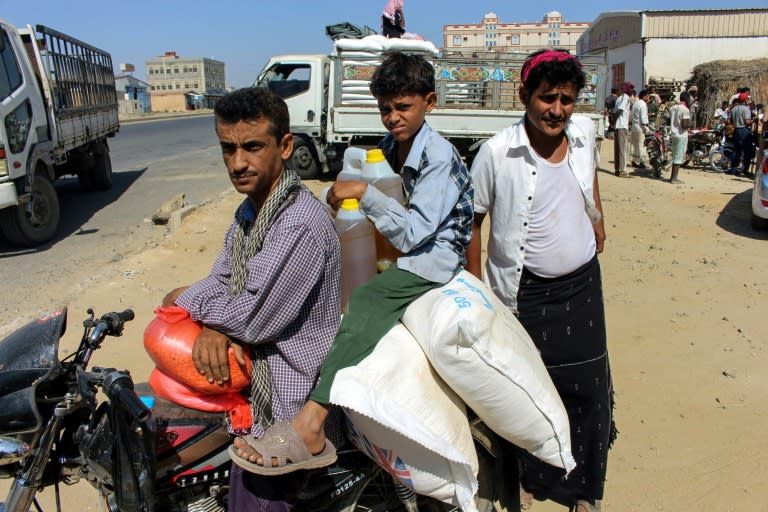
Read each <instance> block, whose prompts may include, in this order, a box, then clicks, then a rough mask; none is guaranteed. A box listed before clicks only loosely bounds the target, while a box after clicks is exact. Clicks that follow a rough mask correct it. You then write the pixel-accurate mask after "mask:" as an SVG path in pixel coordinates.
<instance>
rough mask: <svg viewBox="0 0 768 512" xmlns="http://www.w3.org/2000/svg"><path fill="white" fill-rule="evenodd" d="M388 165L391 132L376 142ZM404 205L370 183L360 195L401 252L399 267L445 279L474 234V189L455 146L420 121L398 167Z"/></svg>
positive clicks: (392, 161)
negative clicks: (411, 143)
mask: <svg viewBox="0 0 768 512" xmlns="http://www.w3.org/2000/svg"><path fill="white" fill-rule="evenodd" d="M379 146H380V147H381V149H382V151H383V152H384V155H385V156H386V158H387V161H388V162H389V165H390V166H391V167H392V168H393V169H394V168H395V167H396V161H397V141H396V140H395V138H394V137H393V136H392V135H391V134H390V135H387V136H386V137H384V139H383V140H382V141H381V143H380V144H379ZM400 175H401V176H402V178H403V188H404V189H405V198H406V204H407V207H403V206H402V205H400V204H398V203H397V201H395V200H394V199H392V198H390V197H388V196H386V195H385V194H383V193H382V192H380V191H379V190H377V189H376V188H375V187H373V186H368V188H367V190H366V192H365V194H363V197H362V198H361V200H360V208H361V209H362V211H363V212H364V213H365V214H366V215H367V216H368V217H369V218H370V219H371V220H372V221H373V222H374V224H376V229H378V230H379V232H380V233H381V234H382V235H384V236H385V237H386V238H387V239H388V240H389V241H390V242H391V243H392V245H393V246H394V247H395V248H396V249H398V250H399V251H400V252H402V253H403V254H404V255H403V256H401V257H400V258H398V260H397V267H398V268H399V269H401V270H407V271H408V272H411V273H413V274H416V275H417V276H419V277H421V278H424V279H427V280H428V281H432V282H435V283H447V282H448V281H450V280H451V278H452V277H453V276H454V275H455V274H456V272H458V270H459V268H461V266H463V265H464V264H465V263H466V248H467V245H468V244H469V240H470V239H471V237H472V216H473V195H474V191H473V189H472V182H471V180H470V177H469V171H468V170H467V167H466V166H465V165H464V162H463V161H462V160H461V155H459V152H458V150H457V149H456V148H455V147H454V146H453V144H451V143H450V142H448V141H447V140H445V139H444V138H443V137H442V136H441V135H440V134H439V133H437V132H436V131H435V130H433V129H432V128H431V127H430V126H429V125H428V124H427V123H424V124H423V125H422V127H421V129H420V130H419V132H418V133H417V134H416V137H415V138H414V140H413V146H412V147H411V150H410V152H409V153H408V157H407V158H406V160H405V163H404V164H403V168H402V170H401V172H400Z"/></svg>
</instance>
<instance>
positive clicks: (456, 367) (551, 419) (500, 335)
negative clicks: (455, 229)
mask: <svg viewBox="0 0 768 512" xmlns="http://www.w3.org/2000/svg"><path fill="white" fill-rule="evenodd" d="M403 324H404V325H405V326H406V327H407V328H408V330H409V331H411V333H412V334H413V336H414V337H415V338H416V340H417V341H418V342H419V344H420V345H421V348H422V349H424V352H425V353H426V355H427V357H428V358H429V361H430V362H431V363H432V366H433V367H434V369H435V370H436V371H437V373H438V374H440V376H441V377H442V378H443V379H444V380H445V382H446V383H447V384H448V385H449V386H450V387H451V388H452V389H453V390H454V391H455V392H456V393H457V394H458V395H459V396H460V397H461V398H462V399H463V400H464V402H466V404H467V406H469V407H470V408H472V410H474V411H475V413H476V414H477V415H478V416H479V417H480V419H482V420H483V422H484V423H485V424H486V425H488V427H490V428H491V429H492V430H493V431H494V432H496V433H497V434H498V435H500V436H501V437H503V438H504V439H506V440H508V441H510V442H512V443H514V444H515V445H517V446H519V447H521V448H523V449H525V450H527V451H528V452H530V453H531V454H533V455H534V456H536V457H538V458H539V459H541V460H543V461H545V462H547V463H549V464H552V465H553V466H557V467H560V468H564V469H565V470H566V472H570V471H571V470H572V469H573V468H574V466H575V465H576V463H575V462H574V459H573V456H572V455H571V439H570V438H571V436H570V429H569V424H568V415H567V413H566V411H565V407H564V406H563V403H562V401H561V400H560V396H559V394H558V393H557V390H556V389H555V386H554V384H553V383H552V380H551V379H550V377H549V374H548V373H547V369H546V368H545V367H544V363H543V362H542V360H541V356H540V355H539V351H538V349H537V348H536V346H535V345H534V344H533V341H532V340H531V338H530V336H528V333H526V332H525V329H524V328H523V326H522V325H520V322H519V321H518V320H517V318H516V317H515V316H514V315H513V314H512V313H511V312H510V311H509V309H507V307H506V306H505V305H504V304H503V303H502V302H501V301H500V300H499V299H498V298H497V297H496V296H495V295H494V294H493V292H491V290H490V288H488V287H487V286H486V285H485V284H484V283H483V282H482V281H480V280H478V279H477V278H475V277H474V276H473V275H472V274H470V273H469V272H467V271H464V270H463V271H461V272H460V273H459V274H458V275H457V276H456V277H454V278H453V279H452V280H451V281H450V282H449V283H448V284H446V285H444V286H442V287H440V288H436V289H434V290H431V291H429V292H428V293H426V294H424V295H423V296H421V297H420V298H419V299H417V300H416V301H414V302H413V303H412V304H411V305H410V306H409V307H408V309H407V310H406V312H405V315H404V316H403Z"/></svg>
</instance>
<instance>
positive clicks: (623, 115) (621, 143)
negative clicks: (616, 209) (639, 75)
mask: <svg viewBox="0 0 768 512" xmlns="http://www.w3.org/2000/svg"><path fill="white" fill-rule="evenodd" d="M634 88H635V86H634V85H632V83H631V82H624V83H623V84H621V96H619V97H618V99H617V100H616V106H615V107H614V111H616V112H618V111H620V114H619V116H618V117H617V118H616V124H615V128H614V134H613V168H614V171H615V172H614V174H616V176H619V177H622V178H626V177H628V176H629V174H628V173H627V153H628V151H627V150H628V149H629V144H628V142H629V113H630V109H631V108H632V105H631V102H630V98H629V95H630V94H632V90H633V89H634Z"/></svg>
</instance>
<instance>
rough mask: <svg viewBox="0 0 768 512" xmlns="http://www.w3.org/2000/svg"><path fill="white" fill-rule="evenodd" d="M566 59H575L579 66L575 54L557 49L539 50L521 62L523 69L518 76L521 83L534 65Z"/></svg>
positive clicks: (526, 78) (534, 67)
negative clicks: (533, 55) (536, 53)
mask: <svg viewBox="0 0 768 512" xmlns="http://www.w3.org/2000/svg"><path fill="white" fill-rule="evenodd" d="M566 60H575V61H576V63H577V64H579V66H581V63H580V62H579V59H577V58H576V56H575V55H571V54H570V53H567V52H561V51H557V50H547V51H545V52H541V53H540V54H538V55H536V56H535V57H533V58H531V59H528V60H527V61H526V62H525V64H523V70H522V72H521V73H520V78H521V79H522V81H523V83H525V81H526V80H528V75H530V74H531V71H533V70H534V69H536V67H537V66H538V65H539V64H541V63H542V62H552V61H556V62H563V61H566Z"/></svg>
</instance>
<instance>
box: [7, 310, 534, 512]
mask: <svg viewBox="0 0 768 512" xmlns="http://www.w3.org/2000/svg"><path fill="white" fill-rule="evenodd" d="M88 315H89V316H88V318H86V320H85V321H84V322H83V326H84V332H83V336H82V339H81V341H80V344H79V347H78V349H77V350H76V351H75V352H74V353H73V354H71V355H70V356H68V357H66V358H65V359H64V360H59V357H58V346H59V340H60V338H61V336H62V335H63V334H64V330H65V327H66V318H67V309H66V308H62V309H60V310H58V311H55V312H53V313H50V314H47V315H45V316H44V317H42V318H39V319H37V320H35V321H32V322H30V323H29V324H27V325H25V326H24V327H22V328H21V329H19V330H18V331H16V332H15V333H13V334H11V335H10V336H8V337H7V338H5V339H4V340H2V341H0V361H2V368H0V476H3V477H6V478H13V483H12V484H11V486H10V490H9V493H8V496H7V498H6V501H5V503H4V504H0V511H2V512H28V511H29V510H30V507H32V506H33V505H34V509H35V510H37V511H39V512H42V508H41V507H40V504H39V503H38V501H37V499H36V494H37V492H38V491H41V490H42V489H43V488H45V487H48V486H54V490H55V493H56V504H57V510H58V511H60V510H61V500H60V494H59V484H60V483H65V484H68V485H71V484H75V483H77V482H78V481H80V480H83V479H84V480H87V481H88V482H89V483H90V484H91V485H93V487H95V488H96V490H97V491H98V492H99V495H100V496H101V499H102V501H101V507H102V510H106V511H107V512H154V511H158V512H202V511H205V512H224V511H226V510H227V491H228V484H229V468H230V464H231V462H230V460H229V456H228V453H227V448H228V447H229V445H230V444H231V438H230V436H229V435H228V434H227V430H226V427H225V423H224V415H223V414H222V413H207V412H203V411H197V410H193V409H188V408H185V407H181V406H179V405H176V404H173V403H171V402H168V401H166V400H162V399H160V398H158V397H156V396H154V393H153V392H152V390H151V389H150V388H149V386H147V385H143V384H139V385H136V386H134V383H133V380H132V378H131V375H130V373H129V372H128V371H125V370H116V369H114V368H101V367H93V368H92V369H88V363H89V361H90V359H91V356H92V355H93V353H94V351H95V350H97V349H99V348H100V347H101V345H102V343H103V342H104V341H105V339H106V338H107V337H108V336H115V337H117V336H121V335H122V333H123V327H124V325H125V323H126V322H128V321H130V320H132V319H133V317H134V314H133V311H131V310H125V311H123V312H120V313H117V312H113V313H107V314H104V315H102V316H101V317H100V318H99V319H96V318H95V316H94V313H93V310H91V309H89V310H88ZM98 390H101V391H102V392H103V393H104V394H105V395H106V398H107V400H106V401H101V402H99V401H98V400H97V391H98ZM148 405H149V406H150V407H151V408H150V407H148ZM471 431H472V435H473V437H474V439H475V448H476V450H477V455H478V462H479V473H478V482H479V486H480V488H479V490H478V493H477V495H476V497H475V503H476V506H477V509H478V510H479V511H480V512H490V511H491V510H493V508H494V503H502V504H503V506H504V507H507V508H508V510H514V509H515V507H516V509H519V507H520V505H519V501H518V500H519V493H518V487H517V484H516V482H517V477H516V474H517V473H516V463H515V462H514V461H515V458H514V457H513V456H511V455H510V453H509V451H508V450H509V448H508V445H505V444H504V443H502V442H500V438H498V437H497V436H496V434H494V433H493V432H492V431H491V430H490V429H489V428H488V427H487V426H485V425H484V424H483V423H482V422H480V421H479V420H477V419H474V420H472V421H471ZM338 455H339V458H338V461H337V462H336V463H335V464H334V465H332V466H330V467H328V468H325V469H322V470H317V471H316V472H311V473H308V474H307V482H306V485H305V486H304V487H303V489H302V490H301V491H300V492H299V496H298V502H297V503H296V505H295V507H294V510H295V511H297V512H356V511H370V510H387V511H403V512H405V511H408V512H414V511H417V510H419V508H420V507H421V509H422V510H432V509H433V508H434V507H437V508H438V509H439V510H441V511H458V510H459V509H458V507H453V508H451V507H450V506H448V505H445V504H442V503H440V502H437V501H435V500H432V499H431V498H426V497H423V496H418V495H416V493H414V492H413V490H411V489H410V488H408V487H406V486H405V485H403V484H401V483H400V482H399V480H397V479H395V478H394V477H393V476H391V474H390V473H389V472H387V471H385V470H384V469H382V468H381V467H380V466H378V465H376V464H375V463H374V462H373V461H372V460H371V459H369V458H368V457H367V456H366V455H365V454H364V453H363V452H361V451H360V450H358V449H356V448H354V447H352V446H351V445H347V446H345V447H343V448H341V449H340V450H339V452H338Z"/></svg>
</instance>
